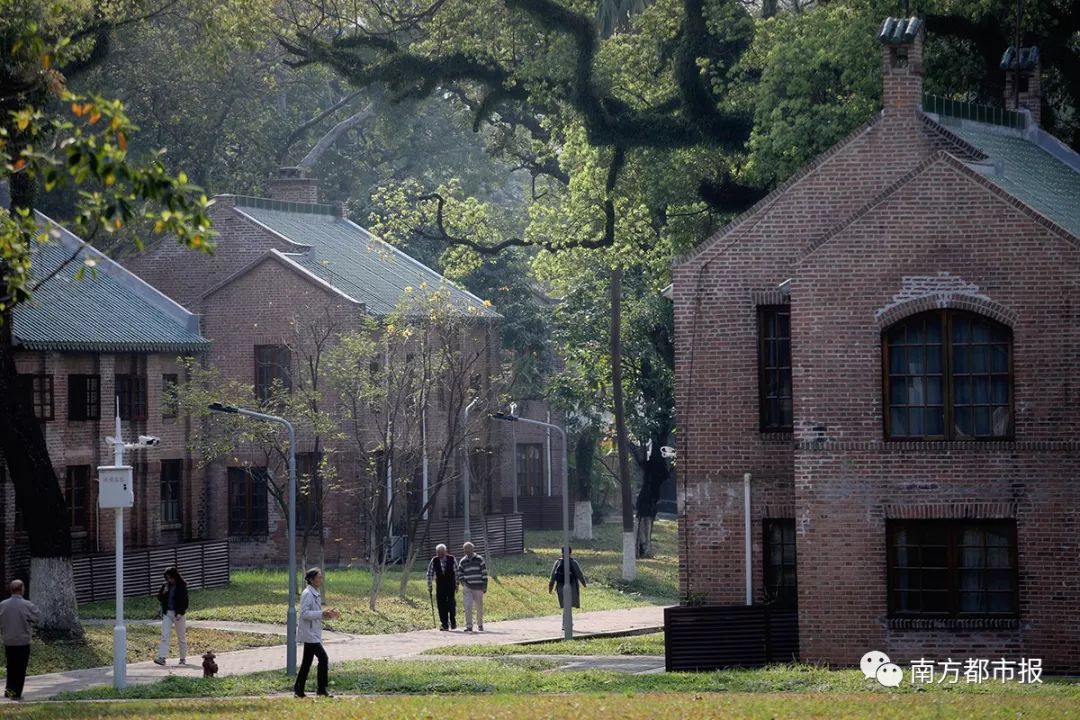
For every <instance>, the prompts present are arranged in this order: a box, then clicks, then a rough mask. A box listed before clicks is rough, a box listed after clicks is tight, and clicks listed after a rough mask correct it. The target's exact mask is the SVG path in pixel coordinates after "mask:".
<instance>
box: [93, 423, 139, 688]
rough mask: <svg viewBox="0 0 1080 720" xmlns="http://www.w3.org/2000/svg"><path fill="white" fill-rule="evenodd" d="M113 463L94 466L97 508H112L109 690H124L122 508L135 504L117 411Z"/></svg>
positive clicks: (125, 680) (125, 643)
mask: <svg viewBox="0 0 1080 720" xmlns="http://www.w3.org/2000/svg"><path fill="white" fill-rule="evenodd" d="M118 405H119V404H118ZM112 445H113V464H112V465H102V466H100V467H98V507H101V508H112V509H113V517H115V518H116V625H114V626H113V687H114V688H117V689H118V690H119V689H123V688H125V687H127V627H126V626H125V625H124V508H129V507H131V506H133V505H134V504H135V491H134V487H133V484H132V481H133V478H132V472H131V466H130V465H125V464H124V440H123V438H122V437H121V436H120V408H119V406H118V407H117V410H116V436H115V437H113V438H112Z"/></svg>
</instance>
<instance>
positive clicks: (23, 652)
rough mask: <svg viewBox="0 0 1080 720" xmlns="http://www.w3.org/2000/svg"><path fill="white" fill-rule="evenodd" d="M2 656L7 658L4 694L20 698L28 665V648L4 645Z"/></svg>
mask: <svg viewBox="0 0 1080 720" xmlns="http://www.w3.org/2000/svg"><path fill="white" fill-rule="evenodd" d="M4 655H6V656H7V692H5V693H4V694H5V695H10V696H14V697H22V691H23V682H25V681H26V666H27V665H28V664H30V646H29V645H5V646H4Z"/></svg>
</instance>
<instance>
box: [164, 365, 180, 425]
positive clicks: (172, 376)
mask: <svg viewBox="0 0 1080 720" xmlns="http://www.w3.org/2000/svg"><path fill="white" fill-rule="evenodd" d="M179 384H180V377H179V376H178V375H177V374H176V373H165V374H163V375H162V376H161V418H162V419H163V420H165V419H168V418H174V417H176V415H177V413H178V412H179V409H180V404H179V399H178V398H177V396H176V388H177V386H178V385H179Z"/></svg>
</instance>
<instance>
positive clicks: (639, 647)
mask: <svg viewBox="0 0 1080 720" xmlns="http://www.w3.org/2000/svg"><path fill="white" fill-rule="evenodd" d="M663 654H664V633H662V632H660V633H651V634H649V635H631V636H627V637H600V638H588V639H584V640H566V641H561V642H545V643H529V644H526V645H521V644H518V645H446V646H444V647H438V648H434V649H432V650H428V651H427V652H425V653H424V655H466V656H470V657H499V656H504V655H663Z"/></svg>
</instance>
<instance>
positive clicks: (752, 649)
mask: <svg viewBox="0 0 1080 720" xmlns="http://www.w3.org/2000/svg"><path fill="white" fill-rule="evenodd" d="M798 659H799V614H798V611H797V610H795V609H794V608H776V607H774V606H772V605H728V606H716V605H712V606H700V607H691V606H679V607H669V608H665V609H664V664H665V666H666V667H667V670H668V671H669V672H671V671H676V670H718V669H721V668H729V667H761V666H762V665H768V664H770V663H780V662H793V661H796V660H798Z"/></svg>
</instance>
